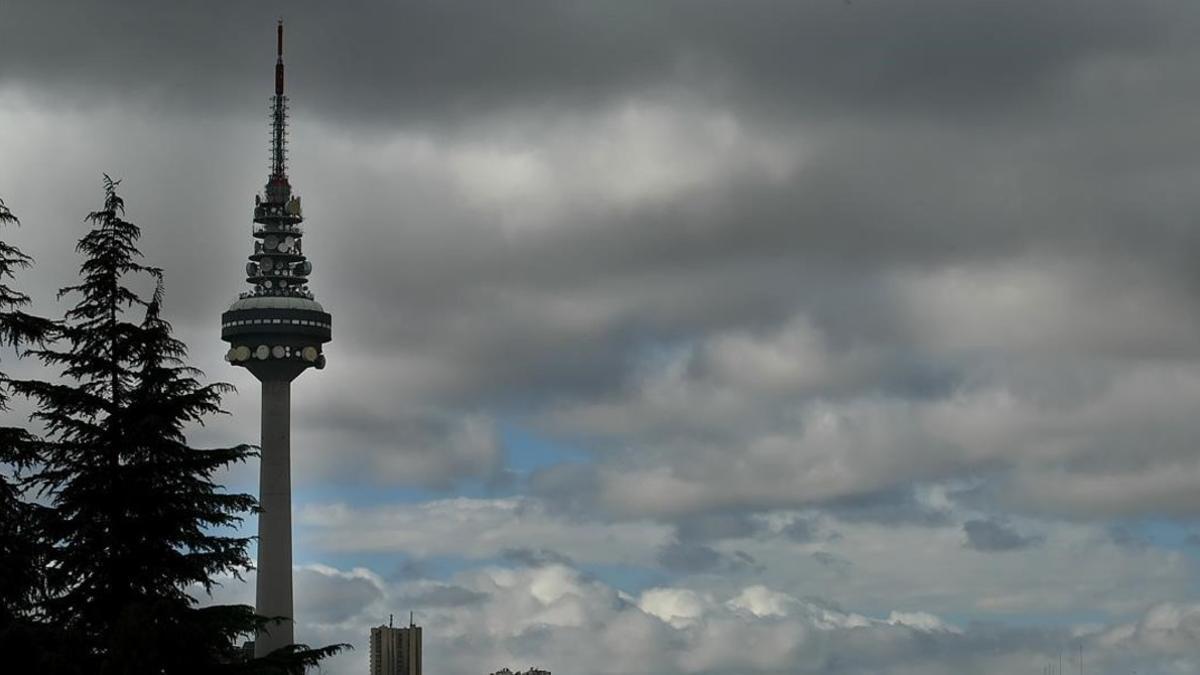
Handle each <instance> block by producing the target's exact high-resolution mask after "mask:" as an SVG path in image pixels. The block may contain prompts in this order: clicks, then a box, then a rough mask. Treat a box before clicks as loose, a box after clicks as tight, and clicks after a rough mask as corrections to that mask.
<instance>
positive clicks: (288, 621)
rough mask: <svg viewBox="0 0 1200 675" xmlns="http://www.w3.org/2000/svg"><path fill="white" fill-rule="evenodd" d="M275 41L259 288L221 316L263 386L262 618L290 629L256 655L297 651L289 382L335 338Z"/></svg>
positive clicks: (270, 634) (260, 202)
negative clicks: (307, 224) (314, 280)
mask: <svg viewBox="0 0 1200 675" xmlns="http://www.w3.org/2000/svg"><path fill="white" fill-rule="evenodd" d="M276 35H277V43H276V44H277V54H278V60H277V61H276V62H275V96H274V98H273V99H272V100H271V173H270V176H269V177H268V179H267V186H266V190H265V191H264V193H263V195H261V196H260V195H256V196H255V197H254V225H253V228H252V233H253V235H254V252H253V253H251V254H250V262H248V263H246V281H247V282H249V283H250V285H251V286H252V288H251V290H250V291H248V292H245V293H241V294H240V295H239V296H238V299H237V300H236V301H235V302H234V303H233V304H232V305H230V306H229V310H228V311H226V312H225V313H223V314H221V339H222V340H224V341H226V342H228V343H229V345H230V346H229V351H228V353H226V355H225V359H226V360H227V361H229V362H230V363H232V364H234V365H236V366H242V367H244V368H246V369H247V370H249V371H250V372H251V374H253V375H254V377H256V378H258V380H259V382H261V383H262V443H261V445H262V457H261V464H260V468H259V496H258V501H259V506H260V508H261V512H260V513H259V514H258V584H257V588H256V589H255V611H256V612H257V613H258V614H259V615H262V616H266V617H283V619H284V621H282V622H280V623H275V624H271V625H269V626H268V627H267V628H265V629H264V630H262V631H260V632H259V634H258V635H257V636H256V638H255V644H254V653H255V655H256V656H263V655H266V654H268V653H270V652H272V651H274V650H276V649H278V648H280V647H283V646H286V645H290V644H292V643H293V642H294V639H293V630H292V624H293V620H294V614H293V611H292V477H291V476H292V471H291V383H292V380H294V379H296V376H298V375H299V374H300V373H302V372H304V371H305V370H306V369H308V368H318V369H320V368H324V367H325V356H324V355H323V354H322V353H321V345H323V344H324V343H326V342H329V339H330V316H329V314H328V313H327V312H326V311H325V309H324V308H323V307H321V305H320V304H318V303H317V302H316V301H315V300H314V299H313V294H312V292H311V291H309V290H308V275H309V274H310V273H311V272H312V264H310V263H309V262H308V260H307V259H306V258H305V257H304V245H303V239H304V229H303V228H302V227H301V226H300V223H301V222H302V221H303V220H304V219H303V217H302V215H301V211H300V197H298V196H296V195H294V194H292V186H291V184H290V183H288V177H287V167H286V165H285V160H286V159H287V152H286V149H287V97H286V96H284V95H283V22H282V21H280V23H279V26H278V29H277V34H276Z"/></svg>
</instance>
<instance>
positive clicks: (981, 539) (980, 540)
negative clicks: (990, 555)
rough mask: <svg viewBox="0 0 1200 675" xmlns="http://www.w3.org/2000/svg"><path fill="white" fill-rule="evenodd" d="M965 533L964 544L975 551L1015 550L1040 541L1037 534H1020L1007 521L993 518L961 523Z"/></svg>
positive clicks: (1034, 544) (1040, 538)
mask: <svg viewBox="0 0 1200 675" xmlns="http://www.w3.org/2000/svg"><path fill="white" fill-rule="evenodd" d="M963 532H965V533H966V535H967V540H966V542H965V543H964V545H965V546H966V547H967V548H972V549H975V550H976V551H987V552H993V551H1016V550H1019V549H1023V548H1028V547H1030V546H1036V545H1038V544H1040V543H1042V541H1043V539H1042V537H1040V536H1037V535H1022V534H1021V533H1020V532H1017V531H1016V530H1015V529H1013V528H1012V526H1010V525H1008V524H1007V523H1004V522H1001V521H999V520H995V519H988V520H968V521H967V522H965V523H963Z"/></svg>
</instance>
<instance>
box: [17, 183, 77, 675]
mask: <svg viewBox="0 0 1200 675" xmlns="http://www.w3.org/2000/svg"><path fill="white" fill-rule="evenodd" d="M19 224H20V221H19V220H18V219H17V217H16V215H14V214H13V212H12V211H11V210H10V209H9V208H8V206H7V205H5V203H4V200H0V225H19ZM32 264H33V259H32V258H30V257H29V256H28V255H26V254H25V253H23V252H22V251H21V250H20V249H19V248H17V247H16V246H13V245H11V244H9V243H8V242H6V241H3V240H0V347H4V348H6V350H8V351H9V352H10V353H15V354H17V355H20V354H21V353H22V352H23V351H24V350H25V349H27V348H29V347H31V346H39V345H41V344H43V343H44V341H45V340H46V339H48V338H50V337H52V335H53V332H54V323H53V322H51V321H48V320H46V319H42V318H39V317H36V316H33V315H31V314H27V313H26V312H25V311H24V309H25V308H26V307H27V306H28V305H29V302H30V299H29V296H28V295H26V294H24V293H22V292H20V291H17V290H16V289H14V288H12V287H11V286H9V285H8V282H10V281H11V280H13V279H14V277H15V275H16V272H17V271H18V270H21V269H28V268H29V267H30V266H31V265H32ZM10 382H11V381H10V379H9V377H8V375H7V373H4V372H0V411H4V412H10V409H9V385H10ZM37 447H38V438H37V436H35V435H34V434H32V433H30V432H29V431H28V430H27V429H24V428H20V427H11V426H3V427H0V468H2V469H3V471H0V653H4V654H6V655H7V656H6V661H7V662H8V664H9V665H11V666H13V667H15V668H17V669H19V670H22V669H23V670H26V671H28V672H56V673H65V672H72V669H71V667H70V666H65V665H64V666H63V667H58V666H55V665H54V664H53V659H50V660H49V661H47V660H43V659H41V658H40V657H39V656H38V654H39V652H44V651H46V649H48V648H49V646H50V645H54V649H56V650H57V651H59V652H60V653H64V654H65V653H69V652H70V651H72V644H73V643H72V642H71V641H70V639H69V638H67V637H66V636H64V635H62V634H60V633H59V632H58V631H56V630H55V629H54V628H53V627H52V626H50V625H47V624H45V623H43V622H42V621H41V620H40V618H41V617H40V615H39V612H38V611H37V603H38V600H39V599H40V597H41V595H42V591H43V590H44V588H45V583H44V581H45V579H44V577H45V574H44V570H45V563H46V558H47V553H48V543H47V540H46V537H45V535H44V531H43V527H42V526H43V524H44V523H45V520H46V516H47V512H46V509H45V508H44V507H42V506H40V505H38V504H37V503H35V502H33V501H30V500H29V499H28V495H27V490H26V487H27V476H26V472H27V471H28V470H29V469H30V468H31V467H32V466H33V463H34V459H35V457H36V452H37Z"/></svg>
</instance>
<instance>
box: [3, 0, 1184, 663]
mask: <svg viewBox="0 0 1200 675" xmlns="http://www.w3.org/2000/svg"><path fill="white" fill-rule="evenodd" d="M280 15H283V16H284V17H285V19H286V26H287V46H286V61H287V66H288V93H289V94H290V96H291V102H292V114H293V117H292V125H291V140H292V145H291V151H292V152H291V159H290V174H291V178H292V183H293V185H294V186H295V188H296V190H297V192H298V193H299V194H301V195H302V196H303V197H304V204H305V211H306V214H305V215H306V218H307V233H308V238H307V240H306V253H307V254H308V255H309V257H310V259H311V260H312V262H313V265H314V275H313V288H314V290H315V292H316V294H317V299H318V300H319V301H321V302H322V303H323V304H324V305H325V307H326V308H327V309H328V310H330V311H331V312H332V314H333V317H334V341H333V342H332V343H330V345H328V346H327V348H326V354H327V355H328V358H329V367H328V368H327V369H326V370H324V371H320V372H312V373H308V374H306V375H304V376H303V377H302V378H300V379H299V380H298V381H297V383H296V385H295V386H294V393H293V404H294V411H293V421H294V430H293V444H294V445H293V453H294V471H293V476H294V481H295V485H294V487H295V528H296V563H297V570H296V598H297V615H298V616H297V619H298V626H297V637H298V638H299V639H301V640H303V641H307V642H309V643H311V644H326V643H329V642H333V641H346V642H350V643H352V644H354V645H355V646H356V647H357V649H356V650H355V651H354V652H351V653H348V654H346V655H343V656H339V657H337V658H335V659H333V660H331V661H329V662H327V664H326V667H325V669H324V672H326V673H330V674H332V675H343V674H350V673H361V672H364V671H365V668H366V659H367V651H368V650H367V645H368V641H367V637H368V631H369V627H370V626H373V625H378V624H380V623H386V621H387V619H388V615H389V614H390V613H395V614H396V615H397V618H398V619H400V618H401V617H403V618H404V619H405V620H407V613H408V612H409V611H413V612H415V613H416V616H417V620H418V623H420V624H422V625H423V626H424V627H425V643H426V651H425V659H426V660H425V666H426V668H427V670H428V672H431V673H438V674H445V675H474V674H479V675H482V674H483V673H487V672H491V671H492V670H495V669H498V668H500V667H502V666H510V667H513V668H516V667H521V668H525V667H528V666H530V665H538V666H542V667H545V668H549V669H550V670H552V671H554V672H556V673H582V674H593V673H595V674H599V673H605V674H613V675H617V674H629V675H635V674H637V675H674V674H676V673H691V674H706V673H714V674H715V673H740V674H746V675H752V674H753V675H757V674H777V673H844V674H859V673H862V674H866V673H895V674H908V673H912V674H923V675H928V674H932V675H938V674H941V673H946V674H949V673H956V674H957V673H981V674H992V673H997V674H998V673H1014V672H1018V673H1020V672H1025V673H1036V672H1038V671H1039V669H1041V668H1043V666H1044V665H1045V664H1046V663H1048V662H1050V661H1051V660H1053V661H1054V662H1055V663H1057V659H1058V656H1059V653H1060V652H1062V653H1063V654H1064V656H1063V660H1064V664H1065V666H1066V668H1067V670H1068V671H1074V670H1077V668H1078V660H1077V657H1076V656H1075V655H1074V654H1076V650H1079V649H1082V650H1083V655H1084V659H1085V667H1086V670H1087V672H1089V673H1113V674H1116V673H1122V674H1123V673H1129V672H1131V671H1135V670H1136V672H1138V673H1143V674H1168V673H1200V646H1198V645H1200V567H1198V565H1197V563H1198V562H1200V522H1198V517H1200V453H1198V452H1197V448H1196V447H1195V439H1197V438H1198V437H1200V414H1198V413H1200V303H1198V302H1197V300H1198V299H1200V272H1198V271H1197V270H1198V269H1200V267H1198V266H1197V265H1196V264H1195V263H1194V262H1193V260H1194V259H1195V257H1196V255H1197V253H1198V252H1200V230H1198V229H1197V224H1198V221H1200V189H1198V188H1200V124H1198V123H1197V121H1196V120H1198V119H1200V47H1198V45H1200V42H1198V41H1197V39H1196V36H1197V35H1198V34H1200V4H1198V3H1195V2H1189V1H1185V0H1161V1H1159V0H1146V1H1143V2H1136V3H1135V2H1127V1H1118V0H1061V1H1048V0H1003V1H999V0H997V1H994V2H993V1H986V0H979V1H977V2H963V1H962V0H802V1H792V2H782V1H779V2H774V1H767V0H762V1H759V0H755V1H751V2H732V1H710V0H677V1H676V0H657V1H656V2H639V1H634V0H628V1H615V0H614V1H601V0H591V1H587V2H585V1H582V0H529V1H523V2H506V3H499V2H470V3H467V2H445V1H439V2H418V3H410V2H404V3H401V2H341V3H335V2H311V1H308V2H289V3H286V5H285V4H284V3H280V2H256V3H240V2H213V1H211V0H209V1H206V2H198V1H197V2H192V1H187V2H170V3H165V2H151V1H150V0H144V1H138V0H122V1H121V2H106V3H100V2H86V1H84V0H77V1H55V2H36V1H34V0H4V1H3V2H0V197H3V199H4V200H5V201H6V202H7V203H8V204H9V205H10V206H11V207H12V209H13V211H14V212H16V213H17V214H18V215H19V216H20V217H21V219H22V222H23V226H22V227H21V228H20V229H19V230H10V231H7V232H6V233H5V236H7V237H9V238H10V240H12V241H14V242H15V243H17V244H19V245H21V246H22V247H23V248H25V250H26V251H27V252H29V253H31V254H33V255H34V256H35V257H36V258H37V259H38V265H37V267H36V268H35V269H34V270H32V271H31V272H29V273H28V274H26V275H24V276H23V277H22V278H21V279H20V281H21V283H22V284H23V285H24V286H25V287H26V288H28V289H30V290H31V292H32V293H33V294H34V295H35V296H36V297H37V299H38V308H39V309H40V310H42V311H43V312H45V313H47V314H55V313H58V312H61V311H62V307H61V306H59V305H57V304H56V303H55V301H54V289H56V288H57V287H59V286H62V285H65V284H67V283H69V282H70V281H71V277H72V274H73V272H74V270H75V268H76V266H77V264H78V260H77V258H76V257H75V254H74V252H73V250H72V246H71V242H72V240H74V239H76V238H78V237H79V236H80V235H81V234H82V233H83V232H84V228H85V225H84V223H83V220H82V219H83V216H84V215H85V214H86V213H87V212H88V211H89V210H92V209H95V208H97V207H98V205H99V204H100V200H101V198H102V191H101V182H100V177H101V173H102V172H108V173H110V174H112V175H113V176H114V177H120V178H123V179H124V183H122V192H123V194H124V196H125V198H126V200H127V204H128V216H129V218H130V219H131V220H132V221H134V222H135V223H137V224H139V225H141V226H142V227H143V229H144V239H143V249H144V251H145V252H146V253H147V256H148V260H149V262H151V263H152V264H156V265H160V266H162V267H165V268H166V270H167V283H168V305H169V307H168V314H169V316H170V318H171V319H172V321H173V322H174V324H175V326H176V328H177V330H178V332H179V334H180V335H181V336H182V337H183V338H184V339H185V340H187V342H188V343H189V344H190V346H191V350H192V351H191V353H192V357H193V360H194V362H195V363H196V365H198V366H199V367H201V368H203V369H204V370H205V371H206V372H207V373H208V375H209V377H210V378H212V379H221V380H228V381H230V382H233V383H234V384H236V385H237V386H238V387H239V389H240V394H238V395H236V396H232V397H230V398H229V399H228V400H227V406H228V408H229V410H230V411H231V412H232V415H231V416H229V417H226V418H222V419H219V420H214V421H213V422H212V423H210V424H209V425H208V426H206V427H205V428H203V429H198V430H196V432H195V433H194V434H193V439H194V440H195V441H196V442H197V443H203V444H218V443H229V442H240V441H256V440H257V434H258V424H259V420H258V410H257V408H258V385H257V383H256V382H254V380H253V379H252V378H251V377H250V376H249V374H248V373H246V372H245V371H243V370H240V369H234V368H232V367H229V366H228V365H227V364H225V363H224V362H223V360H222V355H223V353H224V349H225V345H224V344H223V343H221V342H220V340H219V315H220V313H221V311H222V310H223V309H224V308H225V307H226V306H227V305H228V303H229V302H230V301H231V300H232V299H234V297H235V296H236V294H237V292H238V291H240V290H243V289H244V283H245V282H244V280H243V278H242V269H243V267H244V263H245V256H246V255H247V254H248V253H249V252H250V241H251V239H250V215H251V208H252V206H253V196H254V194H255V192H257V191H260V190H261V189H262V185H263V184H264V182H265V179H266V173H267V161H266V160H267V134H266V124H267V103H268V98H269V95H270V93H271V86H272V77H273V63H274V41H273V40H274V35H273V31H274V24H275V20H276V18H277V17H278V16H280ZM256 475H257V465H247V466H242V467H238V468H237V469H235V470H234V471H233V472H231V473H230V474H229V475H228V476H227V477H226V478H227V482H228V483H229V484H230V485H231V487H233V488H235V489H239V490H247V491H253V490H255V489H256ZM247 529H248V531H249V532H253V531H254V522H253V521H249V522H248V523H247ZM252 579H253V577H251V580H252ZM252 597H253V592H252V586H247V585H245V584H241V583H237V582H233V581H231V582H229V583H227V584H225V585H224V586H223V587H222V588H221V590H220V591H219V592H218V594H217V599H218V600H221V601H237V602H248V601H250V600H251V599H252Z"/></svg>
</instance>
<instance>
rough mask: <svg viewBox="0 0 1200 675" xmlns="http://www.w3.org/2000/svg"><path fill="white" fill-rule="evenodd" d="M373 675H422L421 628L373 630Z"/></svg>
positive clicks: (383, 628)
mask: <svg viewBox="0 0 1200 675" xmlns="http://www.w3.org/2000/svg"><path fill="white" fill-rule="evenodd" d="M371 675H421V627H420V626H418V625H416V624H415V623H413V621H412V616H411V615H410V616H409V619H408V626H407V627H405V628H394V627H392V626H391V625H390V622H389V625H387V626H377V627H375V628H372V629H371Z"/></svg>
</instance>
